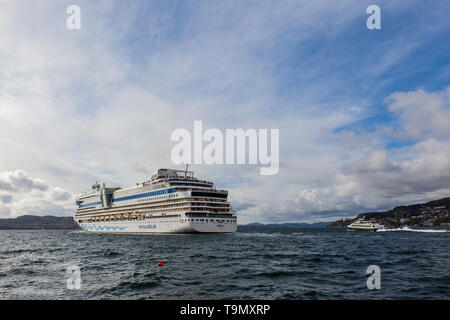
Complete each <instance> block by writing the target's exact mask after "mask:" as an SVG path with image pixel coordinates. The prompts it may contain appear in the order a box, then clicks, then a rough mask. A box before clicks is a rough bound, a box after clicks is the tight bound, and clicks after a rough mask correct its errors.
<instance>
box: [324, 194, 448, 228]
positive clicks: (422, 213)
mask: <svg viewBox="0 0 450 320" xmlns="http://www.w3.org/2000/svg"><path fill="white" fill-rule="evenodd" d="M361 218H364V219H366V220H368V219H374V220H377V221H379V222H381V223H382V224H384V225H385V226H387V227H400V226H414V225H418V226H449V225H450V198H443V199H438V200H433V201H430V202H427V203H420V204H413V205H409V206H400V207H395V208H394V209H391V210H388V211H380V212H366V213H361V214H359V215H358V216H356V218H353V219H351V218H349V219H341V220H337V221H335V222H333V223H332V224H330V225H329V227H332V228H333V227H335V228H340V227H346V226H347V225H349V224H350V223H352V222H353V221H355V220H356V219H361Z"/></svg>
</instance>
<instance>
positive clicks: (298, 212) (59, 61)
mask: <svg viewBox="0 0 450 320" xmlns="http://www.w3.org/2000/svg"><path fill="white" fill-rule="evenodd" d="M372 4H376V5H378V6H379V7H380V9H381V29H378V30H377V29H374V30H369V29H368V28H367V27H366V20H367V18H368V17H369V14H367V13H366V9H367V7H368V6H369V5H372ZM70 5H77V6H79V8H80V10H81V29H79V30H70V29H68V28H67V26H66V21H67V19H68V18H69V16H70V14H68V13H67V7H68V6H70ZM449 16H450V2H448V1H432V2H429V1H413V0H411V1H363V0H342V1H339V2H336V1H318V0H315V1H312V0H310V1H303V0H296V1H289V0H286V1H264V0H259V1H250V0H249V1H215V0H208V1H206V0H204V1H203V0H196V1H171V0H166V1H132V2H125V1H92V0H90V1H81V0H71V1H45V0H42V1H25V0H23V1H8V0H6V1H5V0H2V1H0V218H8V217H17V216H20V215H24V214H35V215H59V216H71V215H73V214H74V212H75V210H76V207H75V203H74V200H75V198H76V196H77V195H79V194H80V193H81V192H82V191H85V190H87V189H89V188H90V186H91V185H92V184H93V183H95V182H96V181H98V182H105V183H106V184H107V185H113V186H121V187H127V186H132V185H134V184H135V183H137V182H142V181H144V180H146V179H148V178H149V177H150V176H151V174H152V173H153V172H154V171H155V170H156V169H158V168H166V167H175V168H177V169H183V166H181V167H180V166H174V165H173V164H172V163H171V157H170V153H171V149H172V148H173V147H174V145H175V143H174V142H173V141H171V139H170V137H171V133H172V132H173V131H174V130H176V129H178V128H186V129H188V130H193V123H194V121H195V120H201V121H203V126H204V128H218V129H219V130H222V131H223V132H225V130H226V129H236V128H243V129H249V128H255V129H260V128H264V129H279V132H280V142H279V146H280V155H279V161H280V169H279V171H278V173H277V174H276V175H272V176H262V175H260V174H259V173H260V172H259V166H258V165H231V164H228V165H205V164H204V165H191V167H190V169H192V170H194V171H195V174H196V176H198V177H200V178H207V179H210V180H212V181H214V182H215V183H216V184H217V186H218V187H219V188H225V189H227V190H229V199H230V201H231V204H232V206H233V208H234V210H235V211H236V212H237V216H238V222H239V223H249V222H261V223H281V222H317V221H331V220H334V219H337V218H341V217H351V216H355V215H356V214H358V213H361V212H366V211H378V210H385V209H389V208H392V207H394V206H397V205H402V204H412V203H419V202H424V201H428V200H432V199H437V198H441V197H447V196H449V195H450V54H449V53H450V22H449V19H448V17H449Z"/></svg>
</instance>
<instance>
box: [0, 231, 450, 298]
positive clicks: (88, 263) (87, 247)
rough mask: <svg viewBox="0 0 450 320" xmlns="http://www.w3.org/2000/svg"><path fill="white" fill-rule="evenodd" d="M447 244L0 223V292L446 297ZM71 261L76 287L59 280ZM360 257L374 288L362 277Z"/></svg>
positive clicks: (423, 238) (353, 235)
mask: <svg viewBox="0 0 450 320" xmlns="http://www.w3.org/2000/svg"><path fill="white" fill-rule="evenodd" d="M449 244H450V232H442V233H439V232H408V231H407V230H406V231H405V230H404V231H403V232H401V231H399V232H376V233H373V232H348V231H346V230H341V229H340V230H336V229H298V230H293V229H289V230H282V229H251V228H246V229H244V230H243V229H242V228H241V229H240V231H239V232H237V233H235V234H228V235H220V234H216V235H202V234H194V235H157V236H148V235H147V236H145V235H108V234H86V233H81V232H75V231H63V230H40V231H24V230H21V231H17V230H14V231H5V230H0V299H449V298H450V254H449ZM158 261H163V262H164V263H165V265H164V266H162V267H158V266H156V263H157V262H158ZM71 265H77V266H79V267H80V270H81V281H82V282H81V289H79V290H69V289H67V286H66V280H67V275H66V269H67V267H68V266H71ZM369 265H378V266H379V267H380V269H381V289H380V290H368V289H367V287H366V280H367V277H368V275H366V269H367V267H368V266H369Z"/></svg>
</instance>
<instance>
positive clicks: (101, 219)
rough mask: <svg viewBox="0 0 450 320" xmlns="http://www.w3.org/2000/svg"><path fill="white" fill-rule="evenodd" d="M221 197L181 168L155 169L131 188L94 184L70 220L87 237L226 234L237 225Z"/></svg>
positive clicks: (221, 192)
mask: <svg viewBox="0 0 450 320" xmlns="http://www.w3.org/2000/svg"><path fill="white" fill-rule="evenodd" d="M227 197H228V191H226V190H217V189H216V188H215V186H214V184H213V183H212V182H210V181H204V180H199V179H197V178H194V174H193V172H192V171H188V170H187V168H186V170H174V169H159V170H157V171H156V173H155V174H153V176H152V178H151V179H150V180H147V181H144V182H142V183H138V184H137V185H136V186H134V187H129V188H124V189H121V188H108V187H106V186H105V184H103V186H101V185H99V184H98V183H96V184H94V185H93V186H92V190H90V191H88V192H85V193H84V194H82V195H81V196H80V197H78V199H77V200H76V204H77V205H78V209H77V211H76V213H75V216H74V219H75V221H76V222H77V223H78V224H79V225H80V227H81V228H82V229H83V230H85V231H91V232H109V233H196V232H204V233H231V232H236V230H237V220H236V215H235V213H234V211H233V210H232V207H231V205H230V203H229V202H228V200H227Z"/></svg>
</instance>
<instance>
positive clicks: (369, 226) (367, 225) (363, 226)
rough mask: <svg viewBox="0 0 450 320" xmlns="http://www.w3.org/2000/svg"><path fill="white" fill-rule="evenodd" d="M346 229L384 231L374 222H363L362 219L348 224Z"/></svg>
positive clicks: (380, 225) (382, 227) (381, 226)
mask: <svg viewBox="0 0 450 320" xmlns="http://www.w3.org/2000/svg"><path fill="white" fill-rule="evenodd" d="M347 229H348V230H367V231H377V230H379V229H384V226H383V225H382V224H379V223H378V222H376V221H365V220H364V219H358V220H356V221H355V222H353V223H351V224H349V225H348V226H347Z"/></svg>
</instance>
